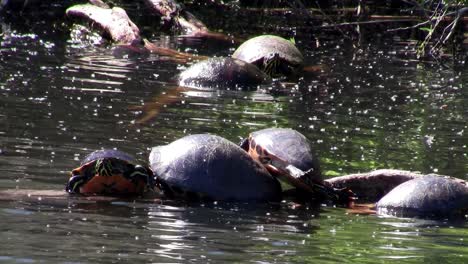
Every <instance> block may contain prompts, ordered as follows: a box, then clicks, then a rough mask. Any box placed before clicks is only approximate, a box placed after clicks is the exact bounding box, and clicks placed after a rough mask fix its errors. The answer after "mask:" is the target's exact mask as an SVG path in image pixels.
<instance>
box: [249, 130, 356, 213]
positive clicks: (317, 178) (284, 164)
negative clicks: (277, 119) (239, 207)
mask: <svg viewBox="0 0 468 264" xmlns="http://www.w3.org/2000/svg"><path fill="white" fill-rule="evenodd" d="M241 146H242V148H243V149H244V150H246V151H247V152H248V153H249V155H250V156H251V157H252V158H254V159H255V160H258V161H259V162H260V163H262V164H263V165H264V166H265V167H266V168H267V169H268V171H270V173H271V174H273V175H274V176H276V177H280V178H282V179H284V180H285V181H286V182H288V183H289V184H291V185H293V186H294V187H297V188H298V189H299V190H300V191H303V192H304V191H305V192H306V193H308V194H309V195H308V196H307V197H306V198H312V199H326V200H331V201H333V202H337V203H340V204H342V203H348V202H350V201H352V200H353V199H354V198H353V197H354V194H353V193H352V192H351V191H350V190H349V189H347V188H343V189H337V188H333V187H332V186H331V185H330V184H328V183H326V182H324V181H323V179H322V176H321V173H320V167H319V162H318V159H317V157H316V156H315V154H313V151H312V147H311V145H310V142H309V140H307V138H306V137H305V136H304V135H302V134H301V133H299V132H297V131H296V130H293V129H286V128H268V129H263V130H259V131H256V132H253V133H251V134H250V137H249V139H248V140H246V141H244V142H242V144H241Z"/></svg>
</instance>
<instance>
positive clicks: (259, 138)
mask: <svg viewBox="0 0 468 264" xmlns="http://www.w3.org/2000/svg"><path fill="white" fill-rule="evenodd" d="M249 144H250V145H249V149H250V151H251V152H255V155H257V156H264V155H266V156H268V155H274V156H276V157H278V158H280V159H281V160H283V161H285V162H286V163H288V164H291V165H293V166H294V167H296V168H298V169H300V170H302V171H304V172H305V171H309V170H311V169H313V171H314V173H313V177H314V179H315V180H318V181H321V180H322V176H321V173H320V166H319V162H318V158H317V156H316V155H315V154H314V153H313V151H312V146H311V144H310V142H309V140H308V139H307V138H306V137H305V136H304V135H302V134H301V133H299V132H298V131H296V130H294V129H290V128H267V129H262V130H259V131H255V132H252V133H251V134H250V137H249Z"/></svg>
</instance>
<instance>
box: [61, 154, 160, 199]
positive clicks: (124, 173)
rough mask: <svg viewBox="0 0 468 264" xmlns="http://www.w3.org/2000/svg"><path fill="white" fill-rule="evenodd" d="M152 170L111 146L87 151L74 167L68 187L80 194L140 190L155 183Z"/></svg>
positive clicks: (115, 193) (146, 188) (140, 191)
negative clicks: (87, 153) (110, 147)
mask: <svg viewBox="0 0 468 264" xmlns="http://www.w3.org/2000/svg"><path fill="white" fill-rule="evenodd" d="M152 178H153V173H152V172H151V170H150V169H149V168H147V167H145V166H141V165H137V164H136V160H135V159H134V158H133V157H132V156H130V155H129V154H127V153H125V152H123V151H119V150H112V149H105V150H97V151H94V152H92V153H90V154H89V155H87V156H86V157H85V158H84V159H83V161H82V162H81V165H80V167H78V168H76V169H74V170H72V172H71V177H70V179H69V181H68V183H67V186H66V191H67V192H69V193H79V194H85V195H90V194H103V195H125V194H141V193H144V192H145V191H147V190H148V189H151V188H152V186H153V180H152Z"/></svg>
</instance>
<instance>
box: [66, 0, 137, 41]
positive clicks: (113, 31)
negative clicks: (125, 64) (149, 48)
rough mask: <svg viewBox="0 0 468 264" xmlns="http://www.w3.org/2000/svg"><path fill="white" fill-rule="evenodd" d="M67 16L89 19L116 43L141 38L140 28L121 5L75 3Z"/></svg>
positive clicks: (97, 28) (68, 10)
mask: <svg viewBox="0 0 468 264" xmlns="http://www.w3.org/2000/svg"><path fill="white" fill-rule="evenodd" d="M66 14H67V16H70V17H78V18H81V19H83V20H85V21H88V22H89V24H90V26H91V27H93V28H94V29H96V30H99V31H101V33H102V35H103V36H105V37H108V38H109V39H110V40H112V41H113V42H115V43H119V44H131V43H132V42H135V41H138V40H141V36H140V30H139V29H138V27H137V26H136V25H135V23H133V22H132V21H131V20H130V18H129V17H128V15H127V13H126V12H125V10H123V9H122V8H120V7H113V8H104V7H100V6H96V5H92V4H83V5H74V6H72V7H70V8H68V9H67V11H66Z"/></svg>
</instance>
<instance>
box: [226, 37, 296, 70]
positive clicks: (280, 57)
mask: <svg viewBox="0 0 468 264" xmlns="http://www.w3.org/2000/svg"><path fill="white" fill-rule="evenodd" d="M232 57H233V58H235V59H239V60H243V61H246V62H249V63H252V64H254V65H256V66H257V67H258V68H260V69H261V70H262V71H264V72H266V73H267V74H268V75H270V76H273V77H276V76H282V75H284V76H290V75H292V74H294V73H295V72H296V71H297V70H299V69H300V68H301V67H302V65H303V63H304V57H303V56H302V53H301V52H300V51H299V50H298V49H297V48H296V46H295V45H294V43H293V42H291V41H289V40H286V39H284V38H282V37H278V36H273V35H262V36H258V37H254V38H251V39H249V40H247V41H246V42H244V43H243V44H242V45H240V46H239V48H237V50H236V51H235V52H234V54H232Z"/></svg>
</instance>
